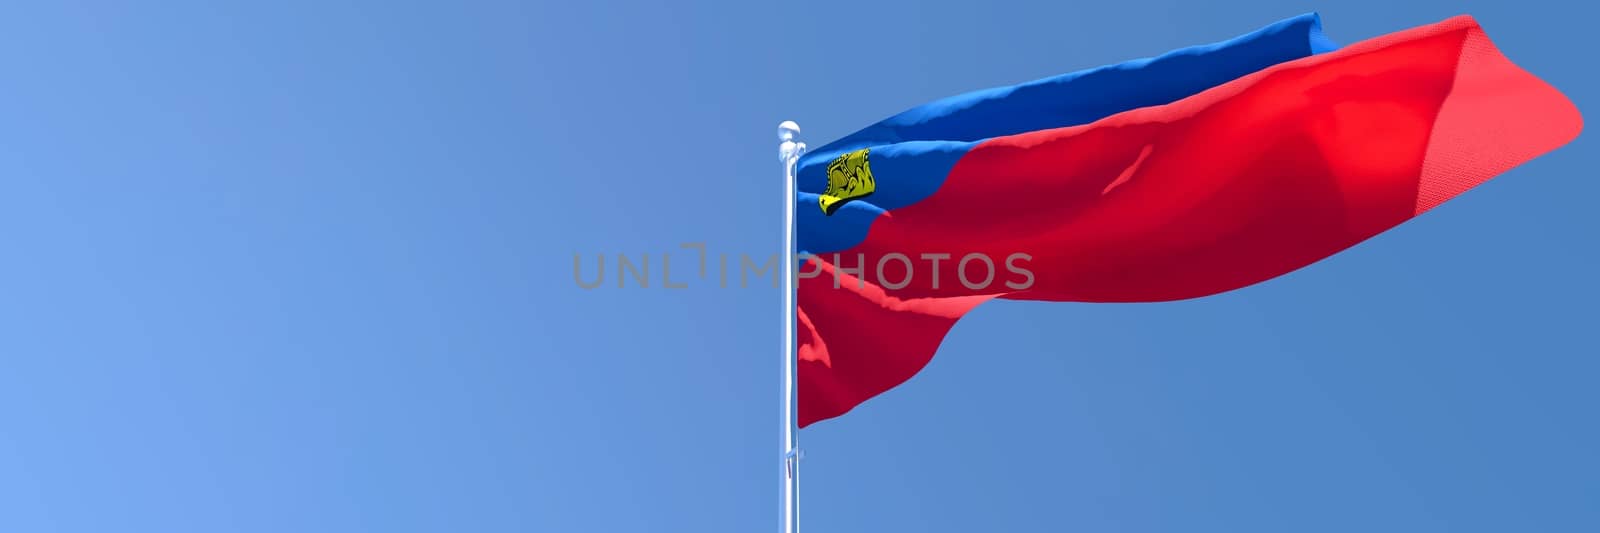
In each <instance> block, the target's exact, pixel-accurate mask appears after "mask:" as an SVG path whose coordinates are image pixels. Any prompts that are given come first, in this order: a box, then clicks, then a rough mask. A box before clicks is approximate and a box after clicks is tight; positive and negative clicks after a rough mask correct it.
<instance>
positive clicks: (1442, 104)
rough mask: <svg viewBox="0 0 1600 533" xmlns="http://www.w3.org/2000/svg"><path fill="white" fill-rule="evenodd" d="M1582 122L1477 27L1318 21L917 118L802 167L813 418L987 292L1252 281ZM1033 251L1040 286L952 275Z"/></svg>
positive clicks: (897, 379)
mask: <svg viewBox="0 0 1600 533" xmlns="http://www.w3.org/2000/svg"><path fill="white" fill-rule="evenodd" d="M1581 128H1582V119H1581V117H1580V115H1579V114H1578V111H1577V109H1576V108H1575V107H1574V106H1573V105H1572V104H1571V102H1570V101H1568V100H1567V99H1566V98H1565V97H1564V96H1562V95H1561V94H1560V93H1559V92H1558V91H1556V90H1555V89H1554V88H1552V87H1550V86H1549V85H1547V84H1545V83H1544V82H1542V81H1540V80H1539V79H1537V78H1535V77H1534V76H1532V75H1531V74H1528V73H1527V72H1525V71H1523V70H1521V69H1520V68H1518V67H1516V66H1515V65H1514V64H1512V63H1511V62H1510V61H1509V60H1507V59H1506V58H1505V57H1504V56H1503V55H1501V54H1500V52H1499V50H1498V49H1496V48H1495V46H1494V45H1493V43H1492V42H1491V41H1490V40H1489V39H1488V37H1487V36H1486V35H1485V34H1484V32H1483V31H1482V29H1481V28H1479V26H1478V25H1477V23H1476V22H1475V21H1474V20H1473V19H1472V18H1470V17H1467V16H1460V17H1455V18H1451V19H1448V20H1445V21H1443V22H1439V23H1436V24H1431V25H1426V26H1421V27H1418V28H1413V29H1410V30H1405V31H1401V32H1397V33H1392V34H1388V35H1384V36H1380V37H1377V38H1374V39H1370V40H1367V41H1363V42H1360V43H1356V44H1354V45H1351V46H1349V47H1346V48H1343V49H1335V47H1334V46H1333V45H1332V43H1331V42H1330V41H1328V40H1327V39H1326V38H1325V37H1323V36H1322V34H1321V29H1320V21H1319V20H1318V18H1317V17H1316V15H1303V16H1300V17H1295V18H1292V19H1288V20H1285V21H1282V22H1279V23H1276V24H1273V25H1271V26H1268V27H1266V28H1263V29H1261V30H1258V31H1256V32H1253V33H1251V34H1248V35H1245V36H1241V37H1238V38H1235V39H1232V40H1229V41H1225V42H1222V43H1217V44H1213V45H1207V46H1200V47H1192V48H1187V49H1183V50H1179V51H1175V52H1171V53H1168V54H1165V55H1162V56H1160V57H1156V58H1152V59H1145V60H1138V61H1131V62H1127V63H1123V64H1119V65H1114V66H1108V67H1101V68H1098V69H1092V70H1088V71H1083V72H1079V73H1073V74H1067V75H1063V76H1057V77H1054V78H1047V79H1045V80H1040V81H1037V82H1031V83H1027V84H1022V85H1018V86H1013V87H1005V88H999V89H990V90H987V91H978V92H975V93H969V94H966V95H961V96H957V97H952V98H948V99H945V100H940V101H937V102H934V103H930V104H927V105H924V106H919V107H917V108H914V109H912V110H910V111H907V112H905V113H901V114H900V115H896V116H894V117H891V118H889V119H887V120H884V121H882V122H879V123H878V124H874V125H873V126H869V127H868V128H866V129H863V130H861V131H860V132H857V133H854V134H852V135H849V136H846V137H845V138H843V139H840V140H839V141H836V142H834V143H831V144H829V145H827V146H824V147H822V148H820V149H818V150H817V151H815V152H813V153H812V154H810V155H808V156H807V157H805V158H803V159H802V160H801V162H800V170H799V178H798V179H799V192H798V194H797V197H796V202H797V212H798V213H799V218H798V219H797V226H798V232H797V235H798V243H797V244H798V248H799V250H800V251H801V252H802V253H807V254H812V256H813V257H812V258H811V259H810V260H809V261H808V263H809V265H808V266H807V267H806V268H807V271H806V272H804V273H803V275H802V276H801V279H800V280H799V288H798V304H797V306H798V309H797V320H798V322H799V327H798V351H797V354H798V360H799V368H798V377H797V380H798V386H799V400H798V402H799V409H798V410H799V425H800V426H801V427H805V426H808V425H810V424H812V423H815V422H817V421H819V420H824V419H827V418H832V417H835V416H839V415H841V414H843V413H845V412H847V411H849V410H850V409H852V408H854V407H855V406H856V405H858V404H860V403H861V402H863V401H866V400H867V399H870V398H871V397H873V396H875V395H877V394H880V393H882V392H884V391H886V390H888V389H889V388H892V387H894V386H896V385H899V384H900V383H902V382H904V381H905V380H907V379H909V378H910V377H912V376H913V375H915V374H916V373H917V372H918V371H919V370H921V368H922V367H923V366H925V365H926V364H927V362H928V361H929V360H930V359H931V357H932V356H933V353H934V352H935V351H936V350H937V348H938V345H939V343H940V342H941V341H942V339H943V337H944V335H945V334H946V333H947V332H948V330H949V328H950V327H951V326H952V325H953V324H954V323H955V322H956V321H957V320H958V319H959V318H960V317H961V316H962V315H963V314H965V313H966V312H967V311H969V310H971V309H972V308H973V307H975V306H977V305H978V304H980V303H982V302H984V301H987V300H989V299H992V298H997V297H998V298H1006V299H1026V300H1047V301H1080V302H1153V301H1166V300H1176V299H1185V298H1193V297H1200V296H1205V295H1209V294H1215V293H1218V292H1223V291H1227V290H1232V289H1236V288H1239V287H1243V286H1247V285H1250V284H1253V283H1257V282H1260V281H1264V280H1266V279H1270V278H1273V277H1276V276H1279V275H1282V274H1284V273H1287V272H1289V271H1292V270H1295V269H1298V268H1300V267H1303V266H1305V265H1307V264H1310V263H1312V262H1315V261H1318V260H1320V259H1322V258H1325V257H1327V256H1329V255H1332V254H1334V253H1337V252H1338V251H1340V250H1343V249H1345V248H1348V247H1349V246H1352V245H1354V244H1356V243H1359V242H1360V241H1362V240H1365V239H1367V238H1369V237H1371V236H1373V235H1376V234H1378V233H1380V232H1382V231H1384V230H1387V229H1389V228H1391V227H1393V226H1395V225H1397V224H1400V223H1402V222H1404V221H1405V220H1408V219H1410V218H1412V217H1414V216H1416V215H1417V214H1420V213H1422V212H1424V211H1427V210H1428V209H1431V208H1433V207H1435V206H1437V205H1439V204H1440V203H1442V202H1444V201H1446V200H1448V199H1450V198H1453V197H1455V196H1456V195H1458V194H1460V193H1462V192H1464V191H1465V190H1467V189H1469V188H1471V187H1473V186H1476V185H1478V184H1480V183H1482V182H1484V181H1487V180H1488V179H1490V178H1492V177H1493V176H1495V175H1498V174H1499V173H1501V172H1504V171H1505V170H1508V169H1510V168H1512V167H1514V166H1516V165H1519V164H1521V163H1523V162H1526V161H1527V160H1529V159H1532V158H1533V157H1537V156H1538V155H1541V154H1543V153H1545V152H1548V151H1550V150H1553V149H1555V148H1556V147H1559V146H1561V145H1562V144H1565V143H1566V142H1568V141H1570V140H1571V139H1572V138H1574V137H1576V136H1577V134H1578V132H1579V131H1580V130H1581ZM1018 253H1021V254H1023V255H1025V256H1026V257H1027V258H1028V259H1027V260H1026V262H1027V265H1028V269H1029V271H1030V273H1031V276H1030V279H1029V280H1028V281H1029V282H1030V283H1028V285H1027V286H1026V288H1021V289H1019V288H1016V287H1015V286H1014V285H1015V284H1004V283H999V282H994V283H989V284H984V285H982V286H972V285H971V284H968V283H966V281H967V280H966V279H964V278H962V277H961V275H962V272H958V270H960V268H959V267H958V265H957V260H959V259H961V258H962V257H963V256H965V255H969V254H979V255H981V256H983V257H986V258H990V266H989V268H990V269H991V271H990V273H991V274H992V273H993V268H994V262H997V261H999V259H1000V258H1010V257H1012V256H1014V255H1015V254H1018ZM927 255H932V256H934V257H936V258H937V257H940V256H944V257H946V258H948V260H947V261H946V263H945V264H944V265H943V266H944V268H943V269H942V270H939V269H937V268H936V269H935V270H932V271H930V270H926V269H925V266H923V265H925V263H920V262H918V263H911V262H909V261H906V262H902V261H898V260H886V259H896V258H894V257H893V256H903V257H908V258H910V259H912V260H917V259H918V258H920V257H924V256H927ZM885 265H887V268H885ZM912 265H917V266H912ZM961 266H965V265H964V264H963V265H961ZM919 267H922V268H919ZM980 270H981V268H980ZM974 277H982V276H974ZM990 281H994V280H993V278H992V277H991V279H990Z"/></svg>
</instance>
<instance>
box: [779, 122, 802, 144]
mask: <svg viewBox="0 0 1600 533" xmlns="http://www.w3.org/2000/svg"><path fill="white" fill-rule="evenodd" d="M799 135H800V125H799V124H795V123H794V121H793V120H785V121H783V123H782V124H779V125H778V140H779V141H784V142H788V141H793V140H794V138H795V137H798V136H799Z"/></svg>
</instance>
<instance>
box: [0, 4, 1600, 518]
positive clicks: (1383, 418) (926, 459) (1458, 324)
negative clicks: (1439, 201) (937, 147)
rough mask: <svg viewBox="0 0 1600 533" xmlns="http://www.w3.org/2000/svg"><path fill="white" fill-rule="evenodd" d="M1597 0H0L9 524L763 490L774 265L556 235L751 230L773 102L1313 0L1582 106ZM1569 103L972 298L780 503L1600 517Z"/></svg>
mask: <svg viewBox="0 0 1600 533" xmlns="http://www.w3.org/2000/svg"><path fill="white" fill-rule="evenodd" d="M1595 9H1596V8H1594V7H1592V6H1588V5H1586V4H1582V3H1572V2H1542V1H1520V2H1506V1H1493V2H1489V1H1483V2H1459V1H1456V2H1446V1H1413V2H1397V1H1393V0H1388V1H1381V2H1380V1H1371V2H1342V1H1341V2H1331V1H1330V2H1322V3H1311V2H1299V1H1290V2H1283V1H1217V2H1188V1H1167V2H1148V1H1119V2H1090V3H1080V2H1037V3H1019V2H1004V1H996V2H949V1H927V2H893V3H879V2H854V1H815V2H805V3H800V2H794V3H787V4H785V3H776V2H655V3H627V4H609V3H593V4H591V3H586V2H532V3H513V2H451V3H445V2H440V3H436V4H423V3H417V2H362V3H326V2H270V3H266V2H263V3H254V4H228V5H224V4H219V3H216V2H199V1H183V2H163V3H159V4H156V3H137V4H136V3H123V2H106V3H99V2H26V3H14V4H10V5H8V8H7V9H6V10H5V11H4V15H3V16H0V124H3V126H0V531H8V532H9V531H15V532H56V531H61V532H104V531H130V532H131V531H141V532H142V531H151V532H180V531H182V532H187V531H194V532H217V531H240V532H272V533H281V532H285V531H306V532H310V531H318V532H320V531H327V532H349V531H384V532H413V531H415V532H424V531H426V532H444V531H450V532H455V531H471V532H501V531H504V532H512V531H537V532H569V531H571V532H588V531H599V532H611V531H618V532H621V531H685V532H706V531H718V532H720V531H738V532H747V531H770V530H774V529H775V528H776V527H777V525H778V519H777V493H776V489H777V485H776V483H777V480H776V477H775V476H776V473H777V472H776V470H775V468H776V467H775V466H774V463H773V461H775V460H776V454H777V450H776V447H777V445H778V437H777V431H778V425H777V420H776V417H777V414H778V411H777V407H776V403H775V402H776V401H777V399H778V397H777V393H776V387H777V385H778V363H779V360H778V356H777V354H776V350H777V348H778V339H777V335H778V333H779V308H778V296H779V294H778V291H776V290H773V289H770V288H760V289H757V288H750V289H736V288H728V289H719V288H715V287H713V286H711V285H710V284H708V283H705V282H698V283H695V282H693V281H694V280H693V279H690V280H689V281H691V286H690V288H689V289H685V290H678V291H668V290H661V289H656V288H652V289H649V290H641V289H636V288H630V289H625V290H619V289H616V288H615V287H614V286H612V287H606V288H602V289H595V290H590V291H586V290H582V289H579V288H578V287H577V286H576V285H575V284H574V282H573V279H572V272H571V268H572V257H573V254H574V253H583V254H585V255H586V256H591V257H592V255H593V254H597V253H601V254H607V255H610V256H613V257H614V256H615V255H616V254H618V253H626V254H629V255H630V256H633V257H637V256H639V255H640V254H644V253H649V254H651V257H652V260H653V261H654V262H655V263H656V264H655V265H653V266H654V267H656V268H659V258H660V256H661V254H663V253H668V252H670V253H672V254H674V261H675V263H674V270H675V277H676V276H677V275H678V274H677V272H683V273H688V272H690V268H688V267H687V266H680V265H690V264H692V262H691V261H690V260H689V259H690V258H691V257H692V253H691V252H686V251H683V250H679V249H678V244H679V243H682V242H705V243H706V245H707V247H708V249H709V251H710V252H711V253H713V254H717V253H728V254H739V253H751V254H756V253H768V252H770V251H773V250H775V249H776V248H777V247H778V246H779V244H778V242H777V240H776V239H777V237H778V235H779V231H780V220H779V217H780V208H781V205H782V203H781V202H780V200H781V197H780V194H781V192H780V190H779V188H780V186H781V177H780V175H779V167H778V164H777V159H776V155H775V139H774V136H773V135H774V133H773V132H774V126H775V125H776V124H777V123H778V122H779V121H780V120H784V119H793V120H797V121H799V122H800V123H801V125H802V126H803V127H804V128H805V139H806V140H807V141H809V142H810V143H811V144H812V145H813V146H819V145H821V144H822V143H824V142H826V141H827V140H830V139H832V138H835V137H838V136H840V135H843V134H845V133H848V132H850V131H852V130H854V129H855V128H859V127H861V126H863V125H866V124H868V123H870V122H872V121H875V120H877V119H879V118H882V117H884V116H887V115H889V114H891V113H894V112H897V111H900V110H901V109H904V108H906V107H909V106H911V105H915V104H918V103H922V102H925V101H928V100H931V99H934V98H938V97H942V96H947V95H950V94H954V93H957V92H962V91H966V90H971V89H977V88H982V87H988V86H993V85H1001V84H1008V83H1012V82H1018V81H1024V80H1028V79H1033V78H1038V77H1042V76H1046V75H1051V74H1056V73H1060V72H1065V71H1069V70H1075V69H1079V68H1085V67H1092V66H1096V65H1099V64H1103V63H1109V62H1115V61H1121V60H1124V59H1129V58H1134V57H1141V56H1148V55H1153V54H1157V53H1160V52H1163V51H1166V50H1169V49H1172V48H1176V47H1180V46H1185V45H1190V44H1196V43H1201V42H1210V41H1215V40H1219V39H1223V38H1227V37H1231V36H1233V35H1236V34H1239V33H1243V32H1246V31H1249V30H1251V29H1254V28H1256V27H1258V26H1260V25H1263V24H1266V23H1269V22H1271V21H1274V20H1278V19H1281V18H1284V17H1288V16H1291V15H1295V14H1298V13H1301V12H1305V11H1319V12H1321V13H1322V14H1323V16H1324V20H1325V23H1326V29H1327V32H1328V34H1329V35H1330V36H1331V37H1333V38H1334V39H1335V40H1337V41H1339V42H1342V43H1349V42H1353V41H1355V40H1359V39H1362V38H1366V37H1371V36H1375V35H1379V34H1382V33H1386V32H1390V31H1394V30H1399V29H1403V28H1406V27H1410V26H1415V25H1418V24H1423V23H1428V22H1433V21H1436V20H1440V19H1443V18H1446V17H1448V16H1451V15H1455V14H1458V13H1471V14H1473V15H1475V16H1477V17H1478V18H1479V20H1480V22H1482V24H1483V25H1484V26H1485V27H1486V28H1487V30H1488V32H1489V34H1490V36H1491V37H1492V38H1494V39H1495V40H1496V41H1497V42H1498V43H1499V44H1500V46H1501V47H1502V49H1503V50H1504V51H1505V52H1506V53H1507V55H1509V56H1510V57H1511V58H1512V59H1513V60H1515V61H1517V62H1518V63H1519V64H1521V65H1522V66H1524V67H1525V68H1527V69H1529V70H1531V71H1533V72H1534V73H1536V74H1538V75H1540V76H1541V77H1543V78H1544V79H1546V80H1547V81H1549V82H1551V83H1552V84H1554V85H1555V86H1556V87H1558V88H1560V89H1562V90H1563V91H1564V92H1565V93H1566V94H1567V95H1568V96H1569V97H1570V98H1572V100H1573V101H1575V102H1576V103H1577V105H1578V107H1579V108H1580V109H1581V110H1584V111H1589V112H1593V110H1594V109H1600V107H1597V106H1600V86H1597V84H1600V74H1597V73H1596V72H1595V70H1594V67H1593V54H1592V50H1591V48H1592V47H1590V46H1589V43H1590V41H1591V40H1592V39H1590V34H1592V33H1593V31H1594V30H1593V23H1594V20H1595V12H1594V11H1595ZM1592 138H1593V134H1592V132H1590V133H1586V134H1585V135H1584V136H1582V137H1580V138H1579V139H1578V140H1577V141H1575V142H1574V143H1572V144H1571V145H1569V146H1567V147H1565V148H1562V149H1561V150H1559V151H1557V152H1555V153H1553V154H1551V155H1549V156H1546V157H1544V158H1541V159H1539V160H1536V161H1534V162H1532V163H1530V164H1528V165H1525V166H1523V167H1521V168H1518V169H1516V170H1513V171H1512V172H1510V173H1508V174H1506V175H1504V176H1502V177H1501V178H1500V179H1498V180H1496V181H1493V182H1491V183H1489V184H1488V185H1486V186H1483V187H1481V188H1479V189H1477V190H1475V191H1472V192H1470V193H1468V194H1466V195H1465V196H1463V197H1462V198H1459V199H1457V200H1455V201H1453V202H1451V203H1449V204H1447V205H1445V206H1444V207H1442V208H1440V209H1437V210H1435V211H1434V212H1431V213H1428V214H1427V215H1425V216H1423V217H1421V218H1420V219H1418V220H1416V221H1414V222H1411V223H1409V224H1407V225H1405V226H1403V227H1401V228H1398V229H1397V230H1395V231H1392V232H1390V233H1388V234H1385V235H1383V236H1380V237H1378V238H1376V239H1373V240H1372V241H1369V242H1367V243H1364V244H1362V245H1360V246H1358V247H1356V248H1355V249H1352V250H1350V251H1348V252H1346V253H1344V254H1341V255H1339V256H1337V257H1335V258H1333V259H1331V260H1328V261H1324V262H1322V263H1320V264H1317V265H1314V266H1312V267H1310V268H1307V269H1304V270H1302V271H1299V272H1296V273H1293V274H1291V275H1289V276H1286V277H1284V278H1281V279H1278V280H1275V281H1272V282H1268V283H1265V284H1262V285H1258V286H1255V287H1252V288H1249V289H1246V290H1241V291H1237V292H1234V293H1230V294H1226V295H1222V296H1218V297H1213V298H1207V299H1203V300H1196V301H1188V302H1181V303H1172V304H1159V305H1086V304H1046V303H1025V302H999V303H993V304H989V305H985V306H983V307H981V308H979V309H978V310H977V311H976V312H974V313H973V314H972V315H970V316H969V317H968V318H966V319H965V320H964V321H962V322H961V323H960V324H959V325H958V326H957V327H956V328H955V330H954V331H953V332H952V334H951V335H950V337H949V339H948V340H947V341H946V343H945V346H944V348H943V349H942V351H941V353H940V355H939V357H938V358H936V359H935V360H934V362H933V363H932V364H931V365H930V366H929V367H928V369H927V370H926V371H925V372H923V373H922V374H921V375H920V376H918V377H917V378H916V379H914V380H912V381H911V382H910V383H908V384H907V385H905V386H903V387H901V388H899V389H897V390H895V391H892V392H891V393H889V394H887V395H885V396H883V397H880V398H878V399H876V400H873V401H872V402H869V403H868V404H866V405H865V406H863V407H862V408H861V409H859V410H857V412H854V413H852V414H850V415H849V416H846V417H844V418H841V419H838V420H833V421H829V422H825V423H822V424H819V425H817V426H815V427H813V428H810V429H807V430H806V431H805V432H803V433H802V438H803V443H804V446H805V448H806V449H807V460H806V464H805V478H804V479H805V486H804V496H803V498H804V513H805V515H804V526H805V530H806V531H812V532H820V531H826V532H880V531H919V532H972V531H1120V532H1173V531H1182V532H1212V531H1216V532H1229V533H1238V532H1283V531H1296V532H1321V531H1326V532H1348V531H1403V532H1407V533H1415V532H1424V531H1440V532H1443V531H1449V532H1464V531H1466V532H1471V531H1483V532H1504V531H1539V532H1568V531H1570V532H1592V531H1597V530H1600V504H1597V502H1600V455H1597V454H1596V453H1595V450H1597V449H1600V425H1597V424H1596V415H1595V411H1596V407H1600V387H1597V386H1596V383H1595V381H1596V379H1597V376H1600V359H1597V357H1600V349H1597V346H1596V341H1595V337H1594V331H1595V327H1596V322H1597V320H1596V318H1597V314H1596V312H1595V311H1594V307H1593V305H1594V302H1595V301H1597V300H1600V285H1597V283H1596V281H1595V280H1596V276H1595V273H1596V272H1597V271H1600V250H1597V249H1596V242H1597V240H1596V237H1595V234H1596V229H1597V227H1600V218H1597V215H1596V214H1595V210H1594V208H1593V205H1594V198H1595V197H1596V195H1597V194H1600V182H1597V180H1596V175H1595V171H1594V168H1595V166H1596V164H1597V163H1600V161H1597V157H1596V155H1595V150H1594V143H1593V139H1592ZM608 266H611V265H610V264H608ZM653 273H654V271H653Z"/></svg>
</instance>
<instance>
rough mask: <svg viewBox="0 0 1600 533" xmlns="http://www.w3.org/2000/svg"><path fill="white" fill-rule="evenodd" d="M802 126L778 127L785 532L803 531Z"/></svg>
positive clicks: (804, 150) (782, 476) (790, 122)
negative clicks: (799, 381) (798, 382)
mask: <svg viewBox="0 0 1600 533" xmlns="http://www.w3.org/2000/svg"><path fill="white" fill-rule="evenodd" d="M799 135H800V125H799V124H795V123H794V122H793V121H788V120H786V121H784V122H783V123H782V124H778V141H779V144H778V158H779V159H781V160H782V161H783V183H784V185H783V253H782V254H781V257H782V258H783V260H782V261H781V262H780V263H779V265H780V266H779V268H778V274H779V275H781V276H783V352H782V353H783V387H782V390H783V401H782V402H781V404H782V405H783V417H782V418H783V447H782V448H780V449H781V450H782V453H783V455H782V458H783V460H782V470H783V472H782V473H781V474H780V476H781V480H782V481H783V533H798V532H799V531H800V438H799V435H798V434H797V433H798V432H797V431H796V429H797V428H796V427H795V421H794V418H795V410H794V401H795V390H794V387H795V374H794V366H795V353H794V350H795V344H794V327H795V316H794V314H795V306H794V296H795V287H794V276H795V269H796V268H798V267H797V265H795V264H794V261H795V259H794V233H795V227H794V205H795V202H796V200H795V172H797V171H798V169H797V168H796V167H797V166H798V165H799V163H800V156H802V155H805V153H806V144H805V143H803V142H800V141H798V140H797V137H799Z"/></svg>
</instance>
